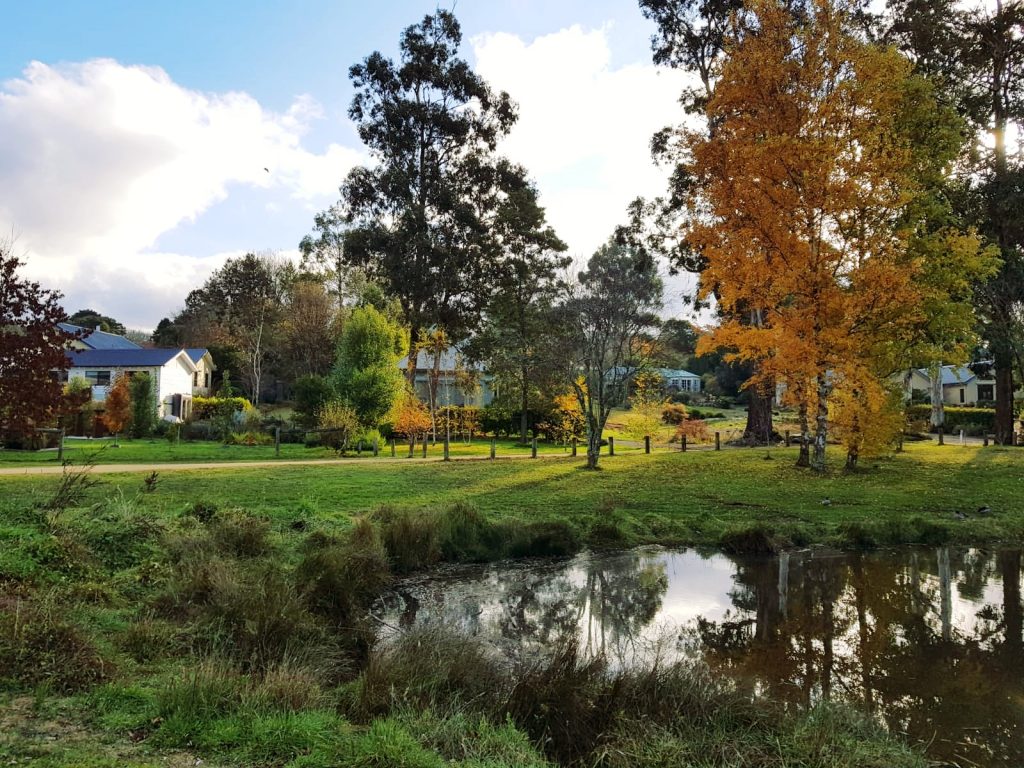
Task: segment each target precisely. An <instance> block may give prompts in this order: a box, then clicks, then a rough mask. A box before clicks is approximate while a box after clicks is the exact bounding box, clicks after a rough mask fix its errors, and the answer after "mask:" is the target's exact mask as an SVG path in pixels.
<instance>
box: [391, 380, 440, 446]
mask: <svg viewBox="0 0 1024 768" xmlns="http://www.w3.org/2000/svg"><path fill="white" fill-rule="evenodd" d="M432 423H433V420H432V419H431V417H430V411H428V410H427V406H426V405H424V404H423V401H422V400H420V399H419V398H418V397H416V395H415V394H414V393H413V392H411V391H409V390H408V389H406V390H405V391H404V392H403V393H402V396H401V397H400V398H399V399H398V402H397V403H396V404H395V406H394V409H393V410H392V414H391V428H392V429H393V430H394V431H395V432H396V433H397V434H400V435H405V437H406V439H407V440H408V441H409V450H410V451H411V450H412V446H413V445H415V443H416V435H418V434H421V433H425V432H426V431H427V430H428V429H430V426H431V424H432Z"/></svg>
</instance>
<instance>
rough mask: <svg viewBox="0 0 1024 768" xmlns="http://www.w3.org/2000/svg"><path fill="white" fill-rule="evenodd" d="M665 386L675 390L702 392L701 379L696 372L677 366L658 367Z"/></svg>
mask: <svg viewBox="0 0 1024 768" xmlns="http://www.w3.org/2000/svg"><path fill="white" fill-rule="evenodd" d="M657 371H658V373H659V374H661V378H662V379H664V380H665V388H666V389H669V390H673V391H675V392H700V386H701V379H700V376H698V375H697V374H695V373H690V372H689V371H684V370H682V369H676V368H658V369H657Z"/></svg>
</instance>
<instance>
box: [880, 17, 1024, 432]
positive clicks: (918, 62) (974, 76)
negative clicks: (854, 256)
mask: <svg viewBox="0 0 1024 768" xmlns="http://www.w3.org/2000/svg"><path fill="white" fill-rule="evenodd" d="M885 34H886V37H887V39H889V40H892V41H893V42H895V43H896V44H897V45H898V46H899V47H900V50H902V51H903V52H904V53H906V54H907V55H908V56H909V57H910V58H911V59H912V60H913V61H914V63H915V66H916V68H917V70H918V71H919V72H921V73H922V74H924V75H925V76H927V77H929V78H932V79H933V80H934V81H935V82H936V83H937V86H936V89H937V91H938V92H939V93H940V94H941V95H942V97H943V98H944V99H945V100H946V103H948V104H951V105H953V106H955V107H956V109H957V110H958V111H959V113H960V114H961V115H962V116H963V117H964V118H965V119H966V120H967V121H968V123H969V125H970V127H971V129H972V133H973V137H974V141H973V142H972V143H971V144H969V145H968V146H967V150H968V151H967V152H966V153H964V156H963V157H962V158H961V165H960V168H959V173H958V177H957V182H958V183H957V184H956V185H950V186H951V195H950V196H951V198H952V199H953V200H954V207H955V209H956V211H957V213H958V214H959V215H960V216H962V217H963V218H964V220H965V221H966V222H968V223H970V224H973V225H974V226H976V227H977V229H978V231H979V232H980V233H981V234H982V235H984V237H985V238H986V240H987V242H988V243H991V244H994V245H995V246H996V247H997V248H998V251H999V252H998V256H999V258H1000V259H1001V266H1000V267H999V271H998V274H997V275H996V276H995V277H994V278H992V279H988V280H983V281H981V282H979V285H978V286H977V294H976V297H977V305H978V314H979V316H980V319H981V326H982V335H983V337H984V339H985V342H986V344H987V347H988V353H989V354H990V355H991V356H992V358H993V361H994V363H995V370H996V393H995V394H996V439H997V440H998V441H999V442H1002V443H1007V442H1009V441H1010V439H1011V438H1012V434H1013V392H1014V390H1015V383H1014V367H1015V366H1016V368H1017V369H1018V373H1019V375H1020V377H1021V380H1024V323H1022V322H1021V318H1022V316H1024V256H1022V246H1024V228H1022V227H1021V225H1020V222H1021V221H1022V216H1024V208H1022V204H1021V200H1022V193H1024V167H1022V164H1021V160H1020V157H1019V153H1010V152H1009V151H1008V148H1007V142H1008V135H1009V134H1010V133H1011V132H1012V131H1014V130H1019V128H1020V126H1021V123H1022V118H1024V80H1022V78H1021V75H1020V73H1021V70H1022V68H1024V7H1022V6H1021V4H1020V3H1019V2H1003V1H1002V0H996V2H995V3H994V4H988V5H986V6H981V7H978V8H975V9H970V8H966V7H964V6H963V5H962V4H959V3H955V2H952V0H936V2H924V0H891V2H890V4H889V24H888V28H887V29H886V30H885ZM984 134H988V136H989V139H990V140H989V141H987V142H986V141H984V140H983V135H984Z"/></svg>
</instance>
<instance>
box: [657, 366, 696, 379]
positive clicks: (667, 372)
mask: <svg viewBox="0 0 1024 768" xmlns="http://www.w3.org/2000/svg"><path fill="white" fill-rule="evenodd" d="M657 371H658V373H660V374H661V378H663V379H699V378H700V376H698V375H697V374H696V373H690V372H689V371H684V370H683V369H682V368H658V369H657Z"/></svg>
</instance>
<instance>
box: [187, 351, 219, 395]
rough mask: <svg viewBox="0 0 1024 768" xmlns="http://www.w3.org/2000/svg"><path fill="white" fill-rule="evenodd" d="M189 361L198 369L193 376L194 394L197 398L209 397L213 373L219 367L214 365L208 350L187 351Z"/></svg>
mask: <svg viewBox="0 0 1024 768" xmlns="http://www.w3.org/2000/svg"><path fill="white" fill-rule="evenodd" d="M185 352H186V353H187V354H188V357H189V359H190V360H191V361H192V363H193V365H195V367H196V371H195V373H193V374H192V394H193V395H195V396H196V397H209V395H210V392H211V384H212V378H213V372H214V371H215V370H217V366H216V365H214V364H213V357H212V356H211V355H210V351H209V350H207V349H186V350H185Z"/></svg>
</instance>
